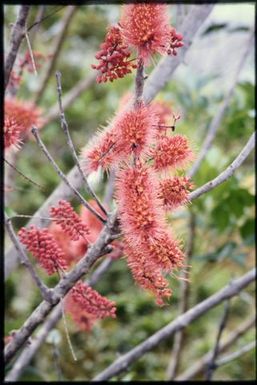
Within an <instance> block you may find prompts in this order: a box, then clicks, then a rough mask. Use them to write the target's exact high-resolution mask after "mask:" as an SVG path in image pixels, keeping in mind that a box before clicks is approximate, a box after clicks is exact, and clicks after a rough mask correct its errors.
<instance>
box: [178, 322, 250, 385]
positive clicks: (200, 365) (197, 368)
mask: <svg viewBox="0 0 257 385" xmlns="http://www.w3.org/2000/svg"><path fill="white" fill-rule="evenodd" d="M255 321H256V317H255V316H252V317H250V318H249V319H247V320H246V321H245V322H243V323H242V324H240V325H239V327H238V328H236V329H235V330H234V331H232V332H231V333H230V334H229V335H228V336H227V338H226V340H225V341H224V342H221V343H220V345H219V353H222V352H224V351H225V350H227V349H228V348H229V347H230V346H231V345H233V344H234V343H235V342H236V341H237V340H238V339H239V338H240V337H241V336H242V335H243V334H245V333H246V332H248V330H249V329H250V328H252V327H253V326H254V325H255ZM212 354H213V352H212V349H211V350H210V351H209V352H208V353H206V354H205V355H204V356H203V357H201V358H200V359H199V360H198V361H197V362H195V363H194V364H193V365H192V366H190V367H189V368H188V369H186V370H185V371H184V372H183V373H181V374H180V375H179V376H177V377H176V378H175V381H188V380H191V379H192V378H194V377H195V376H197V375H199V374H200V373H202V372H203V371H204V370H205V368H206V367H207V366H208V364H209V362H210V360H211V358H212Z"/></svg>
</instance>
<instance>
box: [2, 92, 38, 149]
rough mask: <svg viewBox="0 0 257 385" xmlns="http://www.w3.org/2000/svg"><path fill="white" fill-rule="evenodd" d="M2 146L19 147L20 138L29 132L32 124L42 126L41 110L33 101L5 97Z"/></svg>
mask: <svg viewBox="0 0 257 385" xmlns="http://www.w3.org/2000/svg"><path fill="white" fill-rule="evenodd" d="M4 115H5V116H4V147H5V149H10V148H13V147H16V148H19V144H21V142H22V139H24V138H25V136H26V135H28V134H29V131H30V129H31V128H32V126H36V127H37V128H42V126H43V125H44V119H43V117H42V110H41V109H40V108H38V107H36V105H35V104H34V103H33V102H30V101H23V100H19V99H17V98H15V97H13V98H6V99H5V104H4Z"/></svg>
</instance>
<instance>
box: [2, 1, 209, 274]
mask: <svg viewBox="0 0 257 385" xmlns="http://www.w3.org/2000/svg"><path fill="white" fill-rule="evenodd" d="M206 7H207V8H206ZM212 7H213V5H207V6H206V5H201V7H199V6H198V7H195V8H194V10H192V11H193V14H192V17H191V18H188V15H187V18H186V20H187V22H186V21H185V22H184V23H183V25H182V26H183V28H181V29H180V32H181V33H184V32H187V34H188V36H190V37H191V39H193V37H194V35H195V33H196V32H197V29H198V28H199V25H198V22H195V21H194V18H196V19H197V20H200V22H201V23H203V21H204V20H205V18H206V17H207V16H208V14H209V13H210V11H211V8H212ZM204 9H205V10H206V11H204ZM190 13H191V11H190V12H189V14H190ZM189 48H190V45H189V44H188V45H185V46H184V47H183V48H182V49H183V55H185V53H186V51H187V50H188V49H189ZM179 58H180V55H178V56H177V57H175V58H172V61H171V60H166V59H165V62H160V63H159V64H158V65H157V67H156V68H155V70H154V71H153V76H150V77H149V78H148V80H147V81H146V84H145V87H144V92H143V100H144V102H145V103H149V102H150V101H151V100H152V99H153V98H154V97H155V96H156V95H157V93H158V92H159V91H160V89H161V87H160V84H159V81H158V79H162V84H163V85H165V83H166V82H167V81H168V80H169V79H170V77H171V75H172V74H173V73H174V71H175V70H176V68H177V67H178V65H179V64H180V63H182V61H183V57H182V58H181V60H180V59H179ZM178 59H179V60H178ZM74 91H75V90H74ZM66 96H67V95H66ZM63 106H64V107H67V105H66V106H65V101H63ZM67 179H68V181H69V182H70V184H72V185H73V186H74V187H76V188H77V189H79V188H80V187H81V186H82V183H83V180H82V178H81V177H80V174H79V172H78V170H77V167H76V166H74V167H73V169H72V170H71V171H70V172H69V174H68V176H67ZM72 196H73V191H72V190H71V189H70V188H69V187H68V186H67V184H66V183H64V182H62V183H61V184H60V185H59V186H58V187H57V188H56V189H55V190H54V192H53V193H52V194H51V195H50V196H49V198H48V199H47V200H46V202H45V203H44V204H43V205H42V206H41V207H40V208H39V209H38V211H37V212H36V213H35V215H37V216H38V217H40V216H42V217H43V216H45V215H46V213H47V212H48V209H49V206H51V205H54V204H55V203H56V202H57V201H58V200H59V199H69V198H71V197H72ZM32 223H34V224H37V225H41V226H42V224H44V222H43V221H38V220H36V219H35V220H34V219H32V220H31V221H29V223H28V225H30V224H32ZM17 263H18V259H17V255H16V253H15V249H14V248H10V249H9V250H8V251H7V253H6V258H5V277H6V278H7V277H8V276H9V274H10V273H11V272H12V271H13V270H14V269H15V267H16V266H17Z"/></svg>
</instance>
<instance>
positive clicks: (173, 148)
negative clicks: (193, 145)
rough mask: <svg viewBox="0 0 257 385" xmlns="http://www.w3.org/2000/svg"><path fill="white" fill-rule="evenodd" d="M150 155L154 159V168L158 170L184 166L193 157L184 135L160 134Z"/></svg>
mask: <svg viewBox="0 0 257 385" xmlns="http://www.w3.org/2000/svg"><path fill="white" fill-rule="evenodd" d="M151 156H152V157H153V159H154V167H155V169H156V170H158V171H159V170H163V169H166V168H168V167H173V168H175V167H184V166H185V165H187V163H188V162H190V161H191V160H192V159H193V152H192V151H191V149H190V147H189V142H188V139H187V138H186V136H183V135H174V136H166V135H160V136H159V138H158V142H157V145H156V148H155V149H153V150H152V151H151Z"/></svg>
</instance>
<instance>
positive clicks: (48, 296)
mask: <svg viewBox="0 0 257 385" xmlns="http://www.w3.org/2000/svg"><path fill="white" fill-rule="evenodd" d="M5 226H6V229H7V232H8V234H9V236H10V239H11V240H12V242H13V244H14V246H15V248H16V250H17V252H18V255H19V257H20V261H21V264H22V265H24V266H26V268H27V269H28V271H29V272H30V275H31V277H32V279H33V280H34V282H35V284H36V285H37V287H38V288H39V290H40V293H41V295H42V297H43V299H44V300H45V301H48V302H51V301H52V290H51V289H49V288H48V287H47V286H46V285H45V284H44V283H43V282H42V281H41V279H40V278H39V276H38V275H37V273H36V271H35V270H34V268H33V266H32V264H31V262H30V260H29V258H28V256H27V254H26V253H25V251H24V249H23V247H22V246H21V244H20V242H19V240H18V238H17V237H16V234H15V232H14V229H13V226H12V223H11V218H9V217H8V216H7V215H6V214H5Z"/></svg>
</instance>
